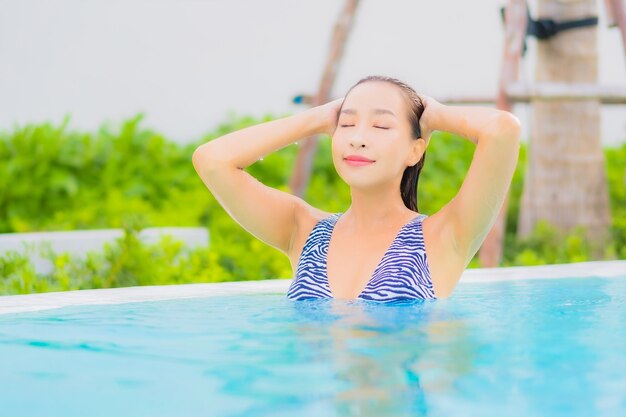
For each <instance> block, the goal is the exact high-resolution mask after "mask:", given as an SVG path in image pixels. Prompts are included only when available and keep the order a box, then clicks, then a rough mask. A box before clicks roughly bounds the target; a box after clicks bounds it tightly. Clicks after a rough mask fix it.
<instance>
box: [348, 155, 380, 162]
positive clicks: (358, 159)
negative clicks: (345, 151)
mask: <svg viewBox="0 0 626 417" xmlns="http://www.w3.org/2000/svg"><path fill="white" fill-rule="evenodd" d="M343 159H345V160H346V161H355V162H374V160H373V159H369V158H366V157H364V156H359V155H348V156H346V157H345V158H343Z"/></svg>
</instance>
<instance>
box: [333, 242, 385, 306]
mask: <svg viewBox="0 0 626 417" xmlns="http://www.w3.org/2000/svg"><path fill="white" fill-rule="evenodd" d="M394 242H395V239H394V236H393V235H392V234H390V233H380V234H377V235H376V236H372V235H369V236H347V235H345V234H344V235H340V234H336V235H333V237H332V239H330V242H329V243H328V252H327V256H326V272H327V279H328V285H329V287H330V290H331V292H332V294H333V297H335V298H340V299H355V298H357V297H358V296H359V295H360V294H361V292H363V290H364V289H365V287H366V286H367V285H368V283H369V282H370V280H371V279H372V277H373V275H374V273H375V272H376V269H377V268H378V267H379V265H380V264H381V261H383V260H384V259H385V258H386V257H388V255H389V253H388V252H389V248H390V246H391V245H392V244H393V243H394Z"/></svg>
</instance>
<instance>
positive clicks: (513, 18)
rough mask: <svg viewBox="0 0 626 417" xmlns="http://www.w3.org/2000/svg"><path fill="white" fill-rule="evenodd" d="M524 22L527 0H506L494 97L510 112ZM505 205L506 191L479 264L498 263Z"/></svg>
mask: <svg viewBox="0 0 626 417" xmlns="http://www.w3.org/2000/svg"><path fill="white" fill-rule="evenodd" d="M526 23H527V14H526V1H525V0H509V2H508V3H507V5H506V9H505V16H504V46H503V49H502V66H501V68H500V83H499V88H498V96H497V98H496V106H497V107H498V108H499V109H501V110H506V111H509V112H510V111H512V110H513V104H512V103H511V101H510V100H509V98H508V96H507V88H508V87H509V86H510V85H511V84H513V83H514V82H516V81H517V80H518V78H519V68H520V62H521V59H522V48H523V45H524V37H525V36H526ZM508 206H509V198H508V194H507V196H506V198H505V199H504V203H503V204H502V208H501V209H500V212H499V214H498V218H497V219H496V222H495V223H494V225H493V227H492V228H491V231H490V232H489V234H488V235H487V237H486V238H485V241H484V242H483V244H482V246H481V247H480V253H479V254H478V258H479V259H480V266H482V267H485V268H493V267H497V266H498V265H499V264H500V261H501V259H502V250H503V244H504V234H505V229H506V213H507V209H508Z"/></svg>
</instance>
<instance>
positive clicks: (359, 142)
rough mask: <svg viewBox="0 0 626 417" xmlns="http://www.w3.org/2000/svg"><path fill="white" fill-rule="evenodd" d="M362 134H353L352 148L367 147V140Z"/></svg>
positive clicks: (351, 139)
mask: <svg viewBox="0 0 626 417" xmlns="http://www.w3.org/2000/svg"><path fill="white" fill-rule="evenodd" d="M362 137H363V136H362V135H358V134H357V135H353V136H352V137H351V138H350V147H351V148H365V141H364V140H363V139H362Z"/></svg>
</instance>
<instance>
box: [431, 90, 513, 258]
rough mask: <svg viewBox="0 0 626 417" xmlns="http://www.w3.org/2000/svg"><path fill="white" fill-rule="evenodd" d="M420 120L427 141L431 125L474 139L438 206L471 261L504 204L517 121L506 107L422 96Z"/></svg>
mask: <svg viewBox="0 0 626 417" xmlns="http://www.w3.org/2000/svg"><path fill="white" fill-rule="evenodd" d="M422 98H423V101H424V102H425V110H424V113H423V114H422V117H421V120H420V125H421V127H422V132H423V136H424V137H425V139H426V140H428V139H429V137H430V132H432V131H433V130H442V131H446V132H451V133H454V134H457V135H460V136H463V137H465V138H467V139H469V140H470V141H472V142H473V143H475V144H476V149H475V150H474V157H473V159H472V163H471V165H470V167H469V170H468V172H467V175H466V176H465V179H464V180H463V185H462V186H461V188H460V189H459V192H458V193H457V194H456V196H455V197H454V198H453V199H452V200H451V201H450V202H449V203H448V204H447V205H446V206H444V207H443V208H442V209H441V210H440V213H441V215H442V217H444V218H445V220H446V221H445V223H446V224H447V226H449V227H450V229H449V230H450V234H449V236H451V238H452V240H453V241H452V245H453V247H454V248H455V249H456V251H457V253H458V254H459V255H460V256H461V257H463V258H464V259H465V261H466V263H465V265H466V266H467V264H469V262H470V260H471V259H472V257H473V256H474V255H475V254H476V252H478V249H479V248H480V246H481V245H482V243H483V241H484V240H485V238H486V237H487V234H488V233H489V231H490V230H491V228H492V226H493V224H494V223H495V221H496V219H497V217H498V213H499V212H500V209H501V207H502V204H503V203H504V200H505V198H506V195H507V193H508V190H509V187H510V185H511V180H512V179H513V174H514V172H515V167H516V165H517V158H518V156H519V148H520V122H519V120H518V119H517V118H516V117H515V116H514V115H512V114H511V113H509V112H506V111H502V110H497V109H492V108H487V107H469V106H445V105H443V104H441V103H438V102H437V101H435V100H434V99H432V98H430V97H422Z"/></svg>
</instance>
